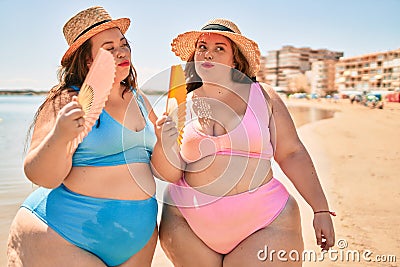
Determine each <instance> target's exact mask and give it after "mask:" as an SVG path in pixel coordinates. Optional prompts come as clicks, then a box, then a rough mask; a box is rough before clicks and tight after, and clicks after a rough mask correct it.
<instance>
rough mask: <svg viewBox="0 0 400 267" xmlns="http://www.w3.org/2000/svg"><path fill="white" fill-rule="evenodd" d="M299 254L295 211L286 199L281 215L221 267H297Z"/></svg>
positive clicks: (298, 224)
mask: <svg viewBox="0 0 400 267" xmlns="http://www.w3.org/2000/svg"><path fill="white" fill-rule="evenodd" d="M280 251H284V252H280ZM302 251H303V238H302V234H301V220H300V212H299V207H298V205H297V203H296V201H295V199H294V198H293V197H292V196H290V198H289V200H288V202H287V204H286V206H285V208H284V209H283V211H282V212H281V214H280V215H279V216H278V217H277V218H276V219H275V220H274V221H273V222H272V223H271V224H269V225H268V226H267V227H265V228H263V229H260V230H258V231H257V232H255V233H253V234H252V235H250V236H249V237H247V238H246V239H245V240H243V241H242V242H241V243H240V244H239V245H238V246H237V247H236V248H235V249H234V250H233V251H231V252H230V253H229V254H227V255H226V256H225V258H224V264H223V266H274V267H279V266H301V264H302V263H301V255H302ZM297 255H299V258H298V259H297ZM292 259H296V260H292Z"/></svg>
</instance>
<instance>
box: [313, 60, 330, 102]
mask: <svg viewBox="0 0 400 267" xmlns="http://www.w3.org/2000/svg"><path fill="white" fill-rule="evenodd" d="M336 62H337V60H334V59H327V60H320V61H315V62H313V63H312V64H311V75H310V82H311V93H314V94H317V95H320V96H325V95H331V94H332V93H334V92H335V91H336V89H335V70H336V68H335V66H336Z"/></svg>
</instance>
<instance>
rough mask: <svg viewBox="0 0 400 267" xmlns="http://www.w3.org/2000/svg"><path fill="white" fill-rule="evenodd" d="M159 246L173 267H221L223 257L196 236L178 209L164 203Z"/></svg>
mask: <svg viewBox="0 0 400 267" xmlns="http://www.w3.org/2000/svg"><path fill="white" fill-rule="evenodd" d="M167 203H171V202H167ZM210 227H212V226H210ZM160 244H161V247H162V249H163V250H164V252H165V254H166V255H167V257H168V258H169V259H170V260H171V261H172V263H173V264H174V265H175V266H184V267H185V266H190V267H196V266H201V267H203V266H207V267H214V266H215V267H219V266H222V259H223V256H222V255H221V254H219V253H217V252H215V251H214V250H212V249H210V248H209V247H208V246H207V245H206V244H204V243H203V241H201V239H200V238H198V237H197V236H196V234H195V233H194V232H193V231H192V229H191V228H190V226H189V225H188V223H187V222H186V220H185V218H183V216H182V214H181V213H180V211H179V209H178V208H176V207H174V206H171V205H168V204H165V203H164V206H163V211H162V216H161V223H160Z"/></svg>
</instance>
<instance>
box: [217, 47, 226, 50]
mask: <svg viewBox="0 0 400 267" xmlns="http://www.w3.org/2000/svg"><path fill="white" fill-rule="evenodd" d="M224 50H225V49H224V48H223V47H217V49H216V51H224Z"/></svg>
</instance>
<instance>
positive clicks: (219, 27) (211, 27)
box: [201, 24, 235, 33]
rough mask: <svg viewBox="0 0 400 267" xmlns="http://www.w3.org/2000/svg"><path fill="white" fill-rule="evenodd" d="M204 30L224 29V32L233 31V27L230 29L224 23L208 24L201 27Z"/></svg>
mask: <svg viewBox="0 0 400 267" xmlns="http://www.w3.org/2000/svg"><path fill="white" fill-rule="evenodd" d="M201 30H202V31H209V30H214V31H224V32H233V33H235V32H234V31H232V30H231V29H229V28H228V27H225V26H223V25H219V24H208V25H206V26H204V27H203V28H201Z"/></svg>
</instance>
